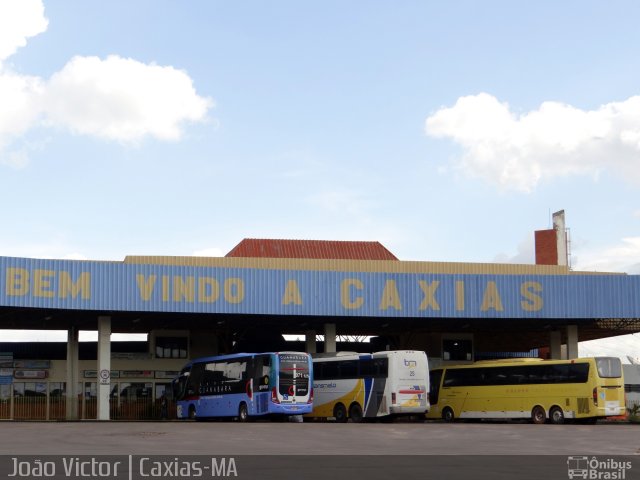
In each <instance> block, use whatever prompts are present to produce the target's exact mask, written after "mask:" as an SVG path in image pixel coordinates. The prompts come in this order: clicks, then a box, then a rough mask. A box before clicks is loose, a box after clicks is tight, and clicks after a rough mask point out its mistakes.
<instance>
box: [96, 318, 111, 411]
mask: <svg viewBox="0 0 640 480" xmlns="http://www.w3.org/2000/svg"><path fill="white" fill-rule="evenodd" d="M110 393H111V317H98V392H97V395H98V415H97V420H109V394H110Z"/></svg>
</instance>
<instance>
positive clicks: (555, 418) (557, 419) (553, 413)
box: [549, 407, 564, 425]
mask: <svg viewBox="0 0 640 480" xmlns="http://www.w3.org/2000/svg"><path fill="white" fill-rule="evenodd" d="M549 418H550V419H551V423H553V424H555V425H562V424H563V423H564V412H563V411H562V409H561V408H560V407H553V408H552V409H551V410H549Z"/></svg>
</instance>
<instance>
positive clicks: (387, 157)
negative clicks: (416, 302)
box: [0, 0, 640, 356]
mask: <svg viewBox="0 0 640 480" xmlns="http://www.w3.org/2000/svg"><path fill="white" fill-rule="evenodd" d="M639 20H640V3H638V2H636V1H635V0H621V1H619V2H615V3H613V4H612V3H603V2H600V1H590V0H585V1H582V0H581V1H577V0H569V1H566V2H556V1H550V0H540V1H537V2H511V1H506V0H505V1H497V0H487V1H483V2H477V1H472V0H468V1H462V0H461V1H452V2H441V1H426V0H416V1H412V0H407V1H403V2H388V1H378V0H354V1H351V2H343V1H334V0H325V1H323V2H297V1H276V2H261V1H254V0H247V1H245V2H223V1H217V0H189V1H186V2H176V1H169V0H137V1H136V2H130V1H123V0H110V1H109V2H103V1H97V0H83V1H79V0H76V1H68V2H54V1H41V0H0V202H2V204H3V205H4V208H3V213H4V218H3V220H4V221H3V228H2V229H0V255H3V256H16V257H34V258H57V259H85V260H120V261H121V260H123V259H124V257H125V256H126V255H198V256H223V255H225V254H226V253H227V252H228V251H229V250H231V249H232V248H233V247H234V246H235V245H236V244H237V243H239V242H240V241H241V240H242V239H243V238H287V239H319V240H352V241H379V242H381V243H382V244H383V245H384V246H386V247H387V248H388V249H389V250H390V251H391V252H393V253H394V254H395V255H396V256H397V257H398V258H399V259H401V260H423V261H455V262H500V263H533V262H534V253H533V248H534V245H533V238H534V231H535V230H541V229H546V228H550V227H551V215H552V213H553V212H555V211H558V210H565V213H566V223H567V226H568V227H569V229H570V241H571V244H570V253H571V266H572V268H573V269H575V270H589V271H614V272H626V273H629V274H640V63H639V62H638V61H637V50H638V47H637V46H638V45H640V29H638V28H637V24H638V21H639ZM619 340H620V341H626V340H629V342H630V344H629V345H630V346H629V347H628V348H629V349H630V350H631V352H630V354H634V356H638V355H640V335H639V334H636V335H633V336H631V337H625V339H619ZM603 345H604V344H603ZM620 345H621V343H617V344H613V345H612V346H611V348H614V351H617V350H615V349H616V348H618V347H619V346H620ZM585 348H586V347H585ZM602 348H604V347H602ZM625 348H627V347H625ZM634 350H635V351H634ZM587 351H588V350H585V352H587ZM581 353H582V352H581Z"/></svg>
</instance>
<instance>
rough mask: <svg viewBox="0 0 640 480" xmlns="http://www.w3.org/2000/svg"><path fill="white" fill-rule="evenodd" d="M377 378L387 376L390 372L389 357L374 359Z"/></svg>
mask: <svg viewBox="0 0 640 480" xmlns="http://www.w3.org/2000/svg"><path fill="white" fill-rule="evenodd" d="M373 365H374V369H375V374H374V376H375V377H376V378H386V377H387V376H388V374H389V360H388V359H387V358H376V359H375V360H374V361H373Z"/></svg>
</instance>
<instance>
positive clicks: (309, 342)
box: [304, 330, 317, 353]
mask: <svg viewBox="0 0 640 480" xmlns="http://www.w3.org/2000/svg"><path fill="white" fill-rule="evenodd" d="M304 335H305V344H306V347H305V350H306V352H307V353H316V352H317V350H316V331H315V330H307V331H306V332H305V334H304Z"/></svg>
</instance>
